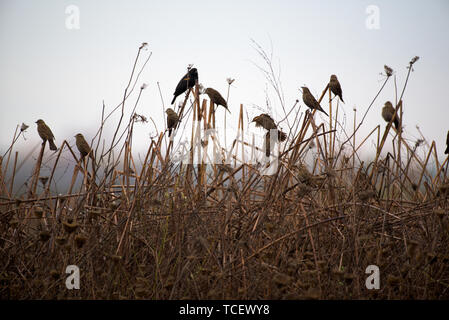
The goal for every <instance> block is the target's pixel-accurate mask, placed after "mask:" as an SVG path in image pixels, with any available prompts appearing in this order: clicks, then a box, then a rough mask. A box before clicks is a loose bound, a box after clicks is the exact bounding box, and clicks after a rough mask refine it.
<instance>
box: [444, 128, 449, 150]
mask: <svg viewBox="0 0 449 320" xmlns="http://www.w3.org/2000/svg"><path fill="white" fill-rule="evenodd" d="M444 154H449V131H448V132H447V137H446V151H444Z"/></svg>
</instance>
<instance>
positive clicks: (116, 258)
mask: <svg viewBox="0 0 449 320" xmlns="http://www.w3.org/2000/svg"><path fill="white" fill-rule="evenodd" d="M111 259H112V261H114V262H119V261H120V260H122V256H118V255H115V254H114V255H112V256H111Z"/></svg>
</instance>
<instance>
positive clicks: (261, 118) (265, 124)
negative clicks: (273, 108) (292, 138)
mask: <svg viewBox="0 0 449 320" xmlns="http://www.w3.org/2000/svg"><path fill="white" fill-rule="evenodd" d="M251 122H255V123H256V127H262V128H264V129H265V130H267V133H266V134H265V155H266V156H267V157H269V156H270V152H271V151H272V150H273V148H274V145H271V143H270V137H271V136H270V132H271V130H277V134H278V136H277V138H278V140H279V141H280V142H283V141H285V140H286V139H287V134H285V132H282V131H281V130H279V129H278V127H277V125H276V123H274V120H273V118H271V117H270V115H269V114H267V113H262V114H261V115H258V116H256V117H254V118H253V121H251Z"/></svg>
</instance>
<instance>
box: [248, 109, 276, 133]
mask: <svg viewBox="0 0 449 320" xmlns="http://www.w3.org/2000/svg"><path fill="white" fill-rule="evenodd" d="M251 122H255V123H256V127H262V128H264V129H265V130H271V129H277V126H276V123H274V120H273V118H271V117H270V115H269V114H267V113H262V114H260V115H258V116H256V117H254V118H253V121H251Z"/></svg>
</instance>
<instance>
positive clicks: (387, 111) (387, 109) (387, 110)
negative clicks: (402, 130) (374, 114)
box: [382, 101, 399, 129]
mask: <svg viewBox="0 0 449 320" xmlns="http://www.w3.org/2000/svg"><path fill="white" fill-rule="evenodd" d="M394 112H395V109H394V107H393V105H392V104H391V102H390V101H387V102H385V105H384V107H383V108H382V118H384V120H385V121H386V122H390V121H391V119H393V115H394ZM394 127H395V128H396V129H398V128H399V118H398V115H396V117H395V119H394Z"/></svg>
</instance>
